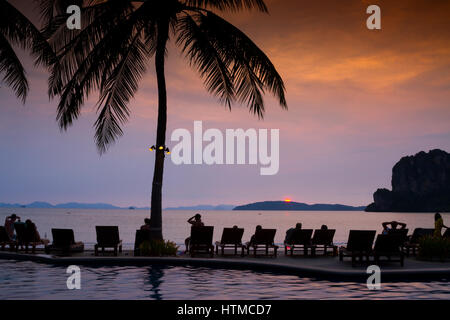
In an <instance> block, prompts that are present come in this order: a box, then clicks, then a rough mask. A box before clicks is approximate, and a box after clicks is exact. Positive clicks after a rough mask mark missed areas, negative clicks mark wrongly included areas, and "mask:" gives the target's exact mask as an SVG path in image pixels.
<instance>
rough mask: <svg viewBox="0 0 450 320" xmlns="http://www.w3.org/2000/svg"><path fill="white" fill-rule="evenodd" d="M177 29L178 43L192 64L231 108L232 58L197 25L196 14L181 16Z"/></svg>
mask: <svg viewBox="0 0 450 320" xmlns="http://www.w3.org/2000/svg"><path fill="white" fill-rule="evenodd" d="M196 16H197V18H198V16H199V15H196ZM177 31H178V38H177V44H178V45H180V46H182V51H183V52H184V53H185V54H186V56H187V58H188V60H189V61H190V63H191V65H193V66H195V67H197V69H198V71H199V72H200V75H201V76H202V77H203V78H204V80H205V86H206V87H207V89H208V91H209V92H210V93H212V94H213V95H215V96H218V97H219V99H220V101H221V102H223V103H225V104H226V105H227V106H228V107H229V108H231V104H232V102H233V100H234V96H235V91H234V86H233V82H232V78H231V73H230V70H229V68H230V62H231V61H230V59H229V58H228V57H224V56H223V55H221V54H220V53H219V52H218V51H217V50H216V48H215V47H214V45H213V44H212V43H211V42H210V39H209V38H208V34H207V33H206V32H204V30H203V29H201V28H200V26H199V25H197V22H196V21H195V16H194V17H193V16H191V15H185V16H184V17H182V18H180V19H179V22H178V28H177Z"/></svg>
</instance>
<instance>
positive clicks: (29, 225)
mask: <svg viewBox="0 0 450 320" xmlns="http://www.w3.org/2000/svg"><path fill="white" fill-rule="evenodd" d="M25 227H26V230H27V233H28V232H29V231H31V232H32V234H33V235H34V239H32V241H33V242H40V243H43V244H45V245H47V244H48V243H49V242H50V241H49V240H47V239H42V238H41V235H40V234H39V232H38V230H37V228H36V225H35V224H34V223H33V222H32V221H31V220H30V219H28V220H26V221H25Z"/></svg>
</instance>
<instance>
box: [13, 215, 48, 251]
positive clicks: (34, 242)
mask: <svg viewBox="0 0 450 320" xmlns="http://www.w3.org/2000/svg"><path fill="white" fill-rule="evenodd" d="M14 229H15V230H16V236H17V239H16V242H17V245H16V251H18V250H19V246H20V247H21V248H22V249H23V247H25V252H26V253H28V247H31V253H35V252H36V247H37V246H41V245H42V246H45V245H46V244H47V242H45V241H42V240H40V239H39V240H38V239H37V238H38V237H37V234H36V231H35V230H33V229H30V228H27V227H26V224H25V223H23V222H15V223H14Z"/></svg>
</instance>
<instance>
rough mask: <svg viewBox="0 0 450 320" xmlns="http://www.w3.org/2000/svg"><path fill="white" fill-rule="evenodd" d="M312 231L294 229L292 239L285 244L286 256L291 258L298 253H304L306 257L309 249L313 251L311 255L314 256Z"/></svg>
mask: <svg viewBox="0 0 450 320" xmlns="http://www.w3.org/2000/svg"><path fill="white" fill-rule="evenodd" d="M312 233H313V230H312V229H294V230H293V231H292V234H291V236H290V239H288V241H287V242H286V243H285V244H284V254H285V255H288V253H290V254H291V256H293V255H294V253H295V252H296V251H297V252H298V251H300V252H303V255H304V256H307V255H308V249H310V250H311V254H312V255H313V254H314V252H313V251H314V250H313V249H312V247H311V236H312Z"/></svg>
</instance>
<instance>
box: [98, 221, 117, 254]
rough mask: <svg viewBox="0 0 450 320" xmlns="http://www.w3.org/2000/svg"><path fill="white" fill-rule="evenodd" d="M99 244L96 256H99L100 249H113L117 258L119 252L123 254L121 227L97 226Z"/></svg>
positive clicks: (103, 251)
mask: <svg viewBox="0 0 450 320" xmlns="http://www.w3.org/2000/svg"><path fill="white" fill-rule="evenodd" d="M95 230H96V232H97V244H96V245H95V247H94V249H95V255H96V256H98V249H99V248H101V249H102V253H105V248H113V249H114V255H115V256H117V250H118V251H119V253H122V240H120V237H119V227H117V226H106V227H105V226H96V227H95Z"/></svg>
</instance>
